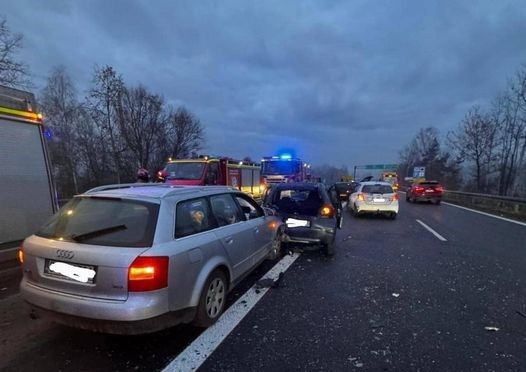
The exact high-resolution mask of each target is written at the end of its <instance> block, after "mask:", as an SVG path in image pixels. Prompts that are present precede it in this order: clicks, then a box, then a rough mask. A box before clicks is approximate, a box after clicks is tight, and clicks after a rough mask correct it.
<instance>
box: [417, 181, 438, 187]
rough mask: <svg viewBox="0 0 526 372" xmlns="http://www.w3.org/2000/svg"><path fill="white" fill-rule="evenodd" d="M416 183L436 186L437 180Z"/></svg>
mask: <svg viewBox="0 0 526 372" xmlns="http://www.w3.org/2000/svg"><path fill="white" fill-rule="evenodd" d="M418 184H419V185H422V186H438V182H437V181H426V182H419V183H418Z"/></svg>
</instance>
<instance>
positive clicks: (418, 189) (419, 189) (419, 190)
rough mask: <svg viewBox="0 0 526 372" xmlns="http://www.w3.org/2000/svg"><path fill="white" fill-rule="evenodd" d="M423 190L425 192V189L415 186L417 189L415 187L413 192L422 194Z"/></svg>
mask: <svg viewBox="0 0 526 372" xmlns="http://www.w3.org/2000/svg"><path fill="white" fill-rule="evenodd" d="M424 190H425V189H424V188H423V187H422V186H417V187H415V191H416V192H422V191H424Z"/></svg>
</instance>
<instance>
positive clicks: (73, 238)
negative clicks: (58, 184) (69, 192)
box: [22, 197, 159, 300]
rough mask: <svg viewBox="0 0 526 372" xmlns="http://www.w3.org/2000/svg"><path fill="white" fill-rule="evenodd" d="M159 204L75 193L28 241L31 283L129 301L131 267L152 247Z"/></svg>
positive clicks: (26, 257) (26, 271)
mask: <svg viewBox="0 0 526 372" xmlns="http://www.w3.org/2000/svg"><path fill="white" fill-rule="evenodd" d="M158 210H159V205H158V204H153V203H146V202H139V201H131V200H121V199H115V198H91V197H90V198H87V197H86V198H84V197H82V198H75V199H74V200H73V201H71V202H69V203H68V204H67V205H66V206H64V207H63V208H62V209H61V210H60V211H59V212H58V214H56V215H55V216H53V217H52V218H51V220H50V221H49V222H48V223H47V224H46V225H44V226H43V227H42V228H41V230H40V231H39V232H37V234H36V235H33V236H31V237H29V238H27V239H26V240H25V241H24V243H23V248H22V250H23V252H24V264H23V268H24V276H25V279H26V280H27V281H28V283H30V284H32V285H35V286H38V287H41V288H45V289H48V290H51V291H57V292H62V293H67V294H71V295H77V296H85V297H91V298H99V299H111V300H126V299H127V297H128V268H129V267H130V265H131V264H132V262H133V261H134V260H135V259H136V258H137V256H139V255H140V254H142V253H143V252H145V251H147V250H148V249H149V247H151V245H152V243H153V235H154V231H155V227H156V222H157V216H158Z"/></svg>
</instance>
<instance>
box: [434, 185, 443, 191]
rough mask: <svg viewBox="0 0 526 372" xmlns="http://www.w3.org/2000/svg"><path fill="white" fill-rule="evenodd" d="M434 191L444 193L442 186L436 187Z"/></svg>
mask: <svg viewBox="0 0 526 372" xmlns="http://www.w3.org/2000/svg"><path fill="white" fill-rule="evenodd" d="M435 191H438V192H444V188H443V187H442V186H438V187H435Z"/></svg>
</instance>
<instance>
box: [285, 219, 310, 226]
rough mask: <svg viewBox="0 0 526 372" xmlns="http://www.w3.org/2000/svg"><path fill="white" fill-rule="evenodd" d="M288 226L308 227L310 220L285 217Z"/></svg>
mask: <svg viewBox="0 0 526 372" xmlns="http://www.w3.org/2000/svg"><path fill="white" fill-rule="evenodd" d="M285 223H286V224H287V226H288V227H309V226H310V221H306V220H297V219H295V218H287V220H286V221H285Z"/></svg>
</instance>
